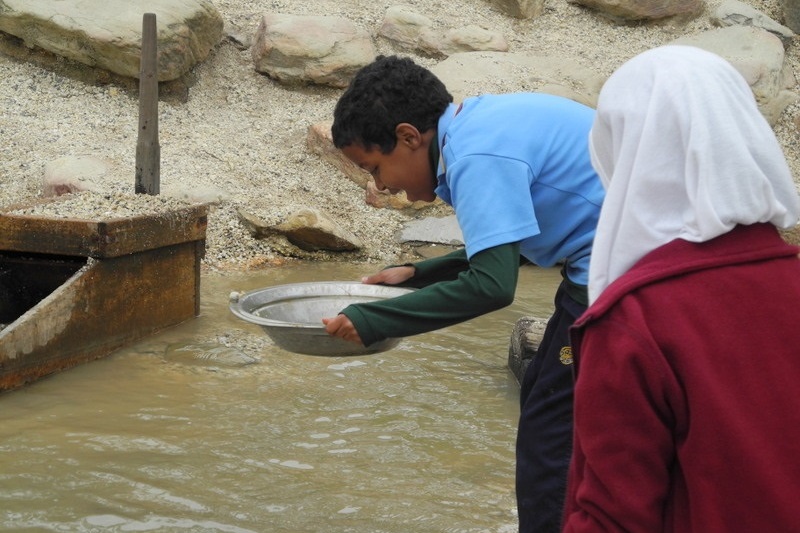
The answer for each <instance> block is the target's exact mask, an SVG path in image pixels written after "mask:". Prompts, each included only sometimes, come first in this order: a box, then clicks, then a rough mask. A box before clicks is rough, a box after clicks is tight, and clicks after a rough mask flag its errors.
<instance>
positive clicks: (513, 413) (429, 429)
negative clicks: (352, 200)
mask: <svg viewBox="0 0 800 533" xmlns="http://www.w3.org/2000/svg"><path fill="white" fill-rule="evenodd" d="M374 269H375V267H374V266H372V265H341V264H335V265H331V264H308V265H298V266H292V267H290V268H287V267H283V268H274V269H270V270H264V271H259V272H256V273H248V274H246V275H245V274H236V275H230V274H228V275H224V276H223V275H207V276H204V277H203V279H202V283H201V290H202V300H201V302H202V305H201V315H200V316H199V317H198V318H197V319H194V320H191V321H189V322H186V323H184V324H181V325H179V326H176V327H173V328H171V329H169V330H167V331H164V332H161V333H159V334H157V335H154V336H152V337H149V338H147V339H146V340H144V341H143V342H140V343H138V344H136V345H134V346H131V347H128V348H125V349H122V350H120V351H118V352H115V353H114V354H112V355H111V356H109V357H107V358H105V359H102V360H99V361H95V362H92V363H89V364H85V365H82V366H80V367H77V368H74V369H71V370H69V371H66V372H63V373H61V374H58V375H55V376H52V377H49V378H47V379H44V380H42V381H40V382H37V383H35V384H32V385H30V386H28V387H26V388H24V389H20V390H17V391H13V392H10V393H5V394H3V395H0V421H1V422H0V530H2V531H13V532H49V531H54V532H62V531H63V532H127V531H159V532H169V531H178V532H183V531H191V532H235V533H239V532H259V533H262V532H266V533H271V532H292V533H301V532H302V533H305V532H309V533H311V532H359V533H360V532H369V533H380V532H386V533H395V532H396V533H401V532H402V533H408V532H410V531H413V532H432V533H433V532H436V533H442V532H492V533H495V532H509V533H511V532H513V531H515V530H516V510H515V501H514V439H515V435H516V422H517V416H518V412H519V410H518V406H517V402H518V387H517V384H516V381H515V379H514V378H513V376H512V375H511V374H510V372H509V371H508V368H507V366H506V362H507V356H508V338H509V333H510V331H511V327H512V326H513V324H514V321H515V320H516V319H517V318H519V317H520V316H523V315H534V316H542V317H546V316H548V315H549V313H550V311H551V309H552V296H553V293H554V291H555V287H556V285H557V284H558V281H559V274H558V271H557V270H555V269H541V268H537V267H532V266H526V267H523V268H522V270H521V278H520V285H519V287H518V289H517V300H516V301H515V303H514V304H513V305H512V306H510V307H508V308H506V309H503V310H501V311H497V312H495V313H492V314H489V315H486V316H483V317H480V318H478V319H475V320H472V321H470V322H467V323H464V324H459V325H457V326H453V327H450V328H447V329H444V330H440V331H437V332H431V333H426V334H423V335H418V336H415V337H410V338H406V339H404V340H403V342H402V343H401V344H400V345H399V346H398V347H396V348H394V349H392V350H390V351H387V352H384V353H379V354H373V355H368V356H358V357H339V358H329V357H320V356H308V355H297V354H290V353H288V352H284V351H282V350H281V349H279V348H277V347H275V346H274V345H273V344H271V342H270V341H269V339H268V338H267V337H266V336H265V334H264V333H263V332H262V331H261V330H260V329H259V328H258V327H257V326H254V325H251V324H248V323H246V322H243V321H241V320H239V319H237V318H236V317H235V316H233V315H232V314H231V313H230V312H229V310H228V295H229V293H230V292H231V291H233V290H236V291H244V290H252V289H256V288H260V287H265V286H268V285H277V284H281V283H293V282H299V281H323V280H355V279H359V278H360V277H361V276H362V275H364V274H368V273H371V272H372V271H373V270H374Z"/></svg>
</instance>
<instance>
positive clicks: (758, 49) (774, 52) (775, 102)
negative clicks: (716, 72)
mask: <svg viewBox="0 0 800 533" xmlns="http://www.w3.org/2000/svg"><path fill="white" fill-rule="evenodd" d="M672 44H685V45H690V46H697V47H698V48H703V49H704V50H708V51H709V52H713V53H715V54H717V55H719V56H721V57H723V58H725V59H726V60H727V61H728V62H730V63H731V65H733V66H734V67H735V68H736V70H738V71H739V73H740V74H741V75H742V76H743V77H744V79H745V80H747V83H748V84H750V88H751V89H752V90H753V94H754V95H755V97H756V101H757V102H758V107H759V109H760V110H761V113H762V114H763V115H764V117H765V118H766V119H767V121H768V122H769V123H770V124H772V125H774V124H776V123H777V121H778V119H779V118H780V115H781V113H783V110H784V109H786V107H787V106H788V105H790V104H791V103H793V102H794V101H796V100H797V98H798V96H797V94H796V93H794V92H793V91H791V90H790V88H792V87H795V86H796V85H797V81H796V80H795V77H794V74H793V73H792V72H791V69H790V67H789V65H788V64H785V63H784V56H785V53H784V48H783V43H781V40H780V39H779V38H778V37H776V36H775V35H774V34H772V33H770V32H768V31H767V30H763V29H761V28H756V27H753V26H729V27H727V28H719V29H715V30H710V31H706V32H702V33H699V34H696V35H690V36H686V37H681V38H679V39H676V40H675V41H673V42H672Z"/></svg>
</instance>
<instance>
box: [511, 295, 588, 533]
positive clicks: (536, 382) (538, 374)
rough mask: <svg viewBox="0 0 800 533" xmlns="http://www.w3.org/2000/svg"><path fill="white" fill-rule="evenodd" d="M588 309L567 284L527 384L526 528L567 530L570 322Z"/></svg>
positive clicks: (522, 482) (520, 468) (523, 429)
mask: <svg viewBox="0 0 800 533" xmlns="http://www.w3.org/2000/svg"><path fill="white" fill-rule="evenodd" d="M585 310H586V306H584V305H582V304H580V303H578V302H576V301H575V300H573V299H572V298H571V297H570V296H569V295H567V293H566V291H565V290H564V284H563V283H562V285H561V286H560V287H559V289H558V291H557V292H556V296H555V312H554V313H553V316H552V317H550V320H549V321H548V322H547V327H546V328H545V332H544V336H543V337H542V342H541V343H540V345H539V349H538V351H537V352H536V355H535V356H534V357H533V359H532V360H531V362H530V364H529V365H528V369H527V371H526V372H525V376H524V377H523V380H522V383H521V389H520V419H519V429H518V432H517V478H516V489H517V509H518V513H519V531H520V533H551V532H553V533H557V532H559V531H560V530H561V519H562V513H563V507H564V497H565V494H566V488H567V487H566V486H567V470H568V468H569V461H570V456H571V453H572V395H573V372H572V350H571V348H570V343H569V327H570V326H572V324H573V323H574V322H575V320H576V319H577V318H578V317H579V316H580V315H581V314H582V313H583V312H584V311H585Z"/></svg>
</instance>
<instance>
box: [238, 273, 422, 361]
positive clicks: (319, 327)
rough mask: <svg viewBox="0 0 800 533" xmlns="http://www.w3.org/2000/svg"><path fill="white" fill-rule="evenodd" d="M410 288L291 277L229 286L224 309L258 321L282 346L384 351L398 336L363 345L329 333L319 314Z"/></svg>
mask: <svg viewBox="0 0 800 533" xmlns="http://www.w3.org/2000/svg"><path fill="white" fill-rule="evenodd" d="M412 290H413V289H403V288H399V287H388V286H384V285H367V284H364V283H358V282H340V281H322V282H308V283H291V284H288V285H276V286H274V287H266V288H263V289H257V290H254V291H250V292H246V293H238V292H232V293H231V294H230V310H231V312H232V313H233V314H234V315H236V316H237V317H239V318H241V319H243V320H246V321H247V322H250V323H253V324H257V325H259V326H261V329H263V330H264V331H265V332H266V333H267V335H269V337H270V338H271V339H272V340H273V341H274V342H275V344H277V345H278V346H279V347H281V348H283V349H284V350H287V351H290V352H294V353H300V354H307V355H326V356H345V355H363V354H371V353H377V352H383V351H386V350H388V349H390V348H393V347H394V346H396V345H397V344H398V343H399V342H400V341H401V340H402V339H399V338H397V339H386V340H383V341H380V342H376V343H375V344H372V345H370V346H366V347H364V346H360V345H358V344H356V343H353V342H349V341H346V340H344V339H340V338H338V337H331V336H330V335H328V334H327V333H326V332H325V326H324V325H323V324H322V319H323V318H325V317H332V316H336V315H337V314H338V313H339V311H341V310H342V309H344V308H345V307H347V306H348V305H350V304H354V303H363V302H371V301H376V300H383V299H387V298H394V297H396V296H401V295H403V294H407V293H409V292H412Z"/></svg>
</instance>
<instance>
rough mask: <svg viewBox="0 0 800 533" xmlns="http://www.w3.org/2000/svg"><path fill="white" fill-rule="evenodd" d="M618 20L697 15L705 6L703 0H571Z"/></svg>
mask: <svg viewBox="0 0 800 533" xmlns="http://www.w3.org/2000/svg"><path fill="white" fill-rule="evenodd" d="M569 1H570V2H571V3H573V4H578V5H581V6H585V7H588V8H591V9H595V10H597V11H599V12H600V13H602V14H603V15H605V16H606V17H608V18H610V19H613V20H618V21H623V22H626V21H632V20H658V19H663V18H667V17H675V16H690V17H692V16H697V15H699V14H700V13H701V12H702V11H703V8H704V7H705V2H703V1H702V0H569Z"/></svg>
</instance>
